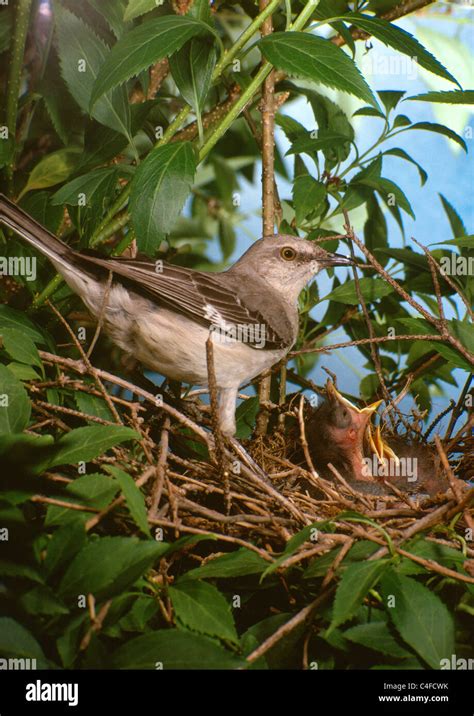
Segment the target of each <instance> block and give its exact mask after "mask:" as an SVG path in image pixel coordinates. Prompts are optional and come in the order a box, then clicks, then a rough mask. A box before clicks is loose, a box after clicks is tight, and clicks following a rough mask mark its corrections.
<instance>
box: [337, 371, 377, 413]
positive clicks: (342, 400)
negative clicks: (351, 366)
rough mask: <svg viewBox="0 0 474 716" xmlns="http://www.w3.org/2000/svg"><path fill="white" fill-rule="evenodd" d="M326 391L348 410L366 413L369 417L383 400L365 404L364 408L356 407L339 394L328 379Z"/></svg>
mask: <svg viewBox="0 0 474 716" xmlns="http://www.w3.org/2000/svg"><path fill="white" fill-rule="evenodd" d="M326 391H327V394H328V397H330V398H333V399H335V400H337V401H339V403H342V405H345V406H346V408H349V410H351V411H354V412H355V413H358V414H359V415H360V414H362V415H367V417H370V416H371V415H373V414H374V413H375V411H376V410H377V408H378V407H379V405H380V404H381V403H382V402H383V401H382V400H377V401H376V402H375V403H371V404H370V405H366V406H365V408H358V407H357V405H354V403H351V401H350V400H348V399H347V398H344V396H343V395H341V394H340V392H339V391H338V390H337V389H336V387H335V386H334V383H332V382H331V381H329V380H328V382H327V384H326Z"/></svg>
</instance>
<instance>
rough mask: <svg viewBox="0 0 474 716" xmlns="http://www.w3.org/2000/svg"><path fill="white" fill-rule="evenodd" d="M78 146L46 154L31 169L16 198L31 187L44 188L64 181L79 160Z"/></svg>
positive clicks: (19, 197)
mask: <svg viewBox="0 0 474 716" xmlns="http://www.w3.org/2000/svg"><path fill="white" fill-rule="evenodd" d="M79 152H80V149H79V148H73V149H58V151H57V152H51V154H47V155H46V156H45V157H43V159H40V161H39V162H38V163H37V164H36V165H35V167H34V168H33V169H32V171H31V174H30V176H29V177H28V181H27V182H26V184H25V186H24V187H23V189H22V191H21V192H20V194H19V196H18V199H21V197H22V196H24V195H25V194H26V192H27V191H31V190H32V189H44V188H45V187H48V186H54V185H55V184H60V183H61V182H63V181H65V180H66V179H67V178H68V176H69V175H70V174H71V173H72V171H73V170H74V167H75V166H76V164H77V163H78V161H79Z"/></svg>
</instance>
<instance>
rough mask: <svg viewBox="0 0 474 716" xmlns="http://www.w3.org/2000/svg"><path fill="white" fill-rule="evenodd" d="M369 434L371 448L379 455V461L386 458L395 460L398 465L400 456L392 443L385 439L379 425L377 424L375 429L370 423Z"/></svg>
mask: <svg viewBox="0 0 474 716" xmlns="http://www.w3.org/2000/svg"><path fill="white" fill-rule="evenodd" d="M367 435H368V438H369V445H370V448H371V450H372V451H373V452H374V453H375V455H376V456H377V459H378V460H379V462H383V461H384V460H395V462H396V464H397V465H399V464H400V458H399V457H398V455H397V454H396V453H395V452H394V451H393V450H392V448H391V447H390V445H388V444H387V443H386V442H384V441H383V439H382V434H381V432H380V426H379V425H377V427H376V428H375V429H374V428H373V427H372V426H371V425H369V428H368V430H367Z"/></svg>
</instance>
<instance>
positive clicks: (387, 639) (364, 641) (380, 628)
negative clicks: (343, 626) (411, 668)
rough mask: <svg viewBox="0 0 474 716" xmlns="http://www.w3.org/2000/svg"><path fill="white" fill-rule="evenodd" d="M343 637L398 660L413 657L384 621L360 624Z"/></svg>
mask: <svg viewBox="0 0 474 716" xmlns="http://www.w3.org/2000/svg"><path fill="white" fill-rule="evenodd" d="M343 636H344V638H345V639H349V641H352V642H354V644H360V645H361V646H365V647H367V648H368V649H373V650H374V651H380V652H381V653H382V654H386V655H387V656H393V657H394V658H396V659H404V658H407V657H409V656H412V652H410V651H408V650H407V649H404V648H403V646H401V645H400V643H399V641H398V640H397V639H396V638H395V637H394V636H393V634H392V633H391V632H390V629H389V627H388V624H387V623H386V622H384V621H378V622H370V623H368V624H358V625H357V626H354V627H351V628H350V629H347V630H346V631H345V632H344V634H343Z"/></svg>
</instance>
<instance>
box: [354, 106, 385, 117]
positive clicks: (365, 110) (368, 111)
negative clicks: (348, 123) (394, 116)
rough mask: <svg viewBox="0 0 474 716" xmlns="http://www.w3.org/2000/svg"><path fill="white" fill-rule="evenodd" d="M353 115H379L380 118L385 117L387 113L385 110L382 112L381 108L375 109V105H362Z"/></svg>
mask: <svg viewBox="0 0 474 716" xmlns="http://www.w3.org/2000/svg"><path fill="white" fill-rule="evenodd" d="M352 116H353V117H379V119H385V115H384V113H383V112H381V111H380V110H379V109H375V107H361V108H360V109H356V111H355V112H353V113H352Z"/></svg>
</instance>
